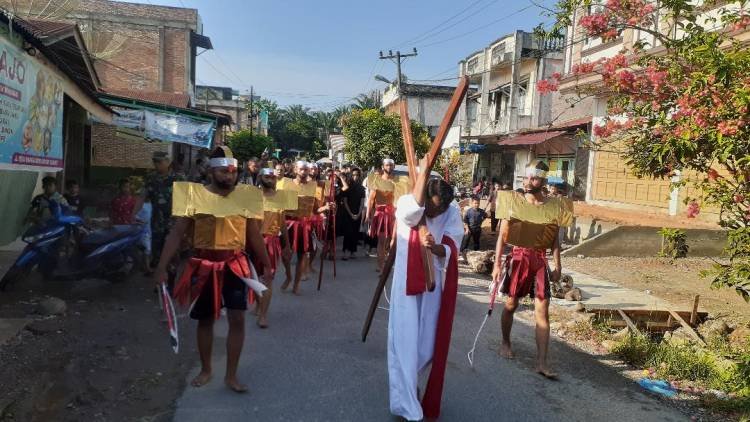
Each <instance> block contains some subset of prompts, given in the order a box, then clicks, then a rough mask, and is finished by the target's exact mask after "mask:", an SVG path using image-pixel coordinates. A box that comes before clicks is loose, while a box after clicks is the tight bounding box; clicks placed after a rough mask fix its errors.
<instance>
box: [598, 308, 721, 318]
mask: <svg viewBox="0 0 750 422" xmlns="http://www.w3.org/2000/svg"><path fill="white" fill-rule="evenodd" d="M623 311H625V312H627V313H628V315H630V316H631V317H633V316H654V315H659V316H663V317H664V319H667V318H668V317H669V312H670V311H666V310H661V309H659V310H653V309H623ZM586 312H589V313H593V314H602V313H604V314H606V313H616V312H617V309H615V308H590V309H589V308H586ZM672 312H675V313H677V314H678V315H680V316H682V317H683V318H687V319H689V318H690V311H672ZM707 316H708V312H698V320H701V319H703V318H705V317H707Z"/></svg>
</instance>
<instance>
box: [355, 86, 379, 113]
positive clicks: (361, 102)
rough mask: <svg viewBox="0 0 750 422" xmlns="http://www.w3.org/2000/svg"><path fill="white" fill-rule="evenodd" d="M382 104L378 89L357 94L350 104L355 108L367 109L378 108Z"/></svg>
mask: <svg viewBox="0 0 750 422" xmlns="http://www.w3.org/2000/svg"><path fill="white" fill-rule="evenodd" d="M381 104H382V96H381V95H380V91H377V90H375V91H370V92H369V93H367V94H359V95H357V97H356V98H355V99H354V104H352V108H353V109H355V110H367V109H376V110H379V109H380V106H381Z"/></svg>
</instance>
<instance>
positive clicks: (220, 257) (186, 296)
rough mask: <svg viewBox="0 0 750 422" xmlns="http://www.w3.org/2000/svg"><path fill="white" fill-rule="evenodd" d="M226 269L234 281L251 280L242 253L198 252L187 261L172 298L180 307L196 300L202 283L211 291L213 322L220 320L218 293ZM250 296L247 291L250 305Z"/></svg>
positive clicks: (249, 269) (250, 271)
mask: <svg viewBox="0 0 750 422" xmlns="http://www.w3.org/2000/svg"><path fill="white" fill-rule="evenodd" d="M227 269H229V271H231V272H233V273H234V274H235V275H236V276H237V277H240V278H249V277H253V273H252V271H253V270H252V269H251V267H250V263H249V261H248V259H247V255H245V253H244V252H243V251H224V250H201V251H198V252H197V253H196V255H195V257H193V258H190V259H189V260H188V262H187V265H186V266H185V270H184V271H183V272H182V276H181V277H180V279H179V280H178V281H177V284H176V285H175V289H174V294H173V296H174V298H175V299H176V300H177V302H178V303H179V304H181V305H187V304H189V303H192V301H195V300H196V299H198V296H200V295H201V293H202V292H203V288H204V287H205V286H206V283H211V289H212V290H213V301H214V303H213V308H214V318H215V319H219V317H221V299H222V296H221V289H222V287H223V286H224V272H225V271H226V270H227ZM253 298H254V294H253V291H252V290H251V289H248V302H250V303H253Z"/></svg>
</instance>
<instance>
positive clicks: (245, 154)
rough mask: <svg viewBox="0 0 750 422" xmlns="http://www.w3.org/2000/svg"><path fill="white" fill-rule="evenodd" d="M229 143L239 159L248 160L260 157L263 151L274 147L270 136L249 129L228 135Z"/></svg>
mask: <svg viewBox="0 0 750 422" xmlns="http://www.w3.org/2000/svg"><path fill="white" fill-rule="evenodd" d="M227 145H228V146H229V148H230V149H231V150H232V153H234V156H235V158H237V159H238V160H239V161H247V160H249V159H250V158H252V157H260V155H261V154H262V153H263V151H264V150H265V149H266V148H268V149H269V150H270V149H271V148H272V147H273V139H272V138H271V137H270V136H264V135H259V134H257V133H252V132H250V131H249V130H247V129H243V130H240V131H237V132H234V133H232V134H230V135H228V136H227Z"/></svg>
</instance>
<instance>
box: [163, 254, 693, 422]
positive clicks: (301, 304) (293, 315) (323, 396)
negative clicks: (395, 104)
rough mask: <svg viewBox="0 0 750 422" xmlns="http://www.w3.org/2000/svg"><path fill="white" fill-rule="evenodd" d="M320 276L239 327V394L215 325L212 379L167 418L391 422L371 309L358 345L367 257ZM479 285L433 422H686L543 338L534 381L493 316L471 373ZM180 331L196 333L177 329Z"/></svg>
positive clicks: (470, 286) (525, 351)
mask: <svg viewBox="0 0 750 422" xmlns="http://www.w3.org/2000/svg"><path fill="white" fill-rule="evenodd" d="M316 266H317V264H316ZM326 267H327V268H326V273H327V277H326V279H325V280H324V282H323V288H322V291H320V292H317V291H316V290H315V287H316V286H315V283H316V281H317V280H316V281H313V280H311V281H307V282H305V283H304V284H303V286H302V296H293V295H291V294H284V293H280V292H278V291H277V293H276V295H275V296H274V301H273V304H272V307H271V314H270V323H271V327H270V328H269V329H267V330H260V329H259V328H258V327H256V326H255V324H254V319H253V318H248V324H247V339H246V343H245V349H244V351H243V356H242V360H241V363H240V377H241V379H242V380H243V381H244V382H247V383H248V384H249V386H250V389H251V390H250V393H249V394H245V395H238V394H235V393H232V392H230V391H229V390H228V389H226V388H225V387H224V384H223V382H222V380H223V371H224V367H225V366H224V365H225V364H224V362H225V360H224V340H225V334H226V326H225V324H224V322H223V321H222V323H219V324H217V327H216V328H217V331H216V334H217V335H216V344H215V346H214V353H215V356H214V360H215V364H214V370H215V371H216V373H215V374H214V379H213V380H212V382H211V383H210V384H209V385H206V386H204V387H202V388H200V389H196V388H192V387H189V386H188V387H187V390H186V391H185V392H184V394H183V396H182V397H181V398H180V399H179V400H178V402H177V408H176V413H175V420H176V421H180V422H182V421H201V422H203V421H212V420H214V421H248V420H257V421H394V420H397V419H396V418H394V417H393V416H391V415H390V413H389V411H388V375H387V370H386V337H387V318H388V315H387V312H386V311H383V310H378V313H377V314H376V317H375V321H374V323H373V327H372V330H371V332H370V336H369V339H368V341H367V343H362V342H361V340H360V330H361V328H362V323H363V320H364V317H365V314H366V311H367V306H368V304H369V300H370V298H371V295H372V292H373V289H374V287H375V283H376V274H377V273H376V272H375V271H374V270H373V269H374V260H373V259H371V258H358V259H357V260H354V261H348V262H342V261H339V262H338V277H337V278H336V279H335V280H334V279H332V278H331V272H330V269H331V268H330V262H328V263H326ZM282 271H283V270H282ZM485 283H486V282H484V281H481V280H480V279H477V278H474V277H473V276H472V275H471V274H468V273H465V272H463V271H462V274H461V286H460V287H459V297H458V304H457V309H456V318H455V323H454V328H453V338H452V342H451V350H450V355H449V361H448V369H447V374H446V385H445V390H444V396H443V406H442V415H441V420H444V421H497V420H511V421H542V420H543V421H557V420H560V421H599V420H616V421H670V420H686V419H687V417H686V416H685V415H683V414H681V413H679V412H678V411H676V410H674V409H672V408H670V407H668V406H666V405H665V404H663V403H660V402H659V401H658V400H657V399H655V398H653V397H650V396H647V395H646V394H644V393H643V392H642V391H641V390H640V387H638V386H637V385H636V384H635V383H634V382H632V381H631V380H629V379H627V378H625V377H623V376H622V375H621V374H619V373H618V372H617V370H616V369H613V368H611V367H608V366H606V365H604V364H603V363H601V362H599V361H598V360H597V359H595V358H594V357H592V356H590V355H588V354H585V353H582V352H580V351H577V350H575V349H573V348H570V347H569V346H567V345H566V344H564V343H562V342H558V341H553V344H552V346H551V356H552V362H553V365H554V367H555V368H556V370H558V372H560V374H561V377H560V380H559V381H548V380H545V379H543V378H542V377H540V376H538V375H536V374H534V372H533V371H532V369H533V359H534V355H535V346H534V337H533V331H532V329H531V327H529V326H528V325H526V324H524V323H522V322H519V321H517V322H516V324H515V326H514V330H515V331H514V338H515V352H516V355H517V356H518V357H517V358H516V359H515V360H512V361H508V360H505V359H502V358H500V357H499V356H498V355H497V353H495V350H496V349H497V345H498V344H499V328H498V327H499V322H498V316H497V314H496V315H495V316H493V318H492V320H491V321H490V322H489V323H488V325H487V327H486V328H485V330H484V333H483V335H482V338H481V339H480V342H479V346H478V348H477V349H478V350H477V355H476V357H475V366H474V368H473V369H472V368H471V367H470V366H469V363H468V361H467V359H466V354H467V352H468V350H469V349H470V347H471V342H472V341H473V339H474V334H475V332H476V329H477V328H478V326H479V324H480V322H481V320H482V318H483V316H484V312H485V310H486V301H487V298H486V288H484V287H480V286H482V285H483V284H485ZM277 284H279V283H278V282H277ZM277 288H278V287H277ZM383 302H384V301H383ZM383 305H384V306H387V304H385V303H383ZM248 317H250V315H248ZM181 322H182V327H181V329H182V330H192V329H194V327H195V326H194V324H193V323H192V322H188V321H187V320H182V321H181ZM181 353H193V354H195V356H196V364H197V352H195V347H194V346H193V345H187V344H186V345H184V349H183V351H182V352H181ZM197 370H198V368H197V367H196V369H195V371H194V372H193V373H192V374H191V377H192V376H193V375H194V374H195V373H197Z"/></svg>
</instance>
